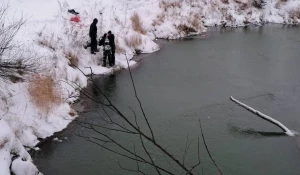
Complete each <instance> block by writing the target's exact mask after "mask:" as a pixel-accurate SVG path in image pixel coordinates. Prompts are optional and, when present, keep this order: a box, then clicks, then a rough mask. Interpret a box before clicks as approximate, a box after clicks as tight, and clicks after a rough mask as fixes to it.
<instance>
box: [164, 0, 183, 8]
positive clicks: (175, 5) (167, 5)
mask: <svg viewBox="0 0 300 175" xmlns="http://www.w3.org/2000/svg"><path fill="white" fill-rule="evenodd" d="M159 7H160V8H161V9H164V11H167V10H168V9H170V8H181V7H182V1H179V0H178V1H172V2H170V1H168V0H162V1H160V2H159Z"/></svg>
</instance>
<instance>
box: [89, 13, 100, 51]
mask: <svg viewBox="0 0 300 175" xmlns="http://www.w3.org/2000/svg"><path fill="white" fill-rule="evenodd" d="M97 23H98V19H97V18H95V19H94V20H93V23H92V24H91V26H90V33H89V35H90V38H91V54H96V53H95V52H97Z"/></svg>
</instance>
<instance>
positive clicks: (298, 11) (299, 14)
mask: <svg viewBox="0 0 300 175" xmlns="http://www.w3.org/2000/svg"><path fill="white" fill-rule="evenodd" d="M288 14H289V17H290V18H291V19H300V6H298V7H294V8H292V9H291V10H289V12H288Z"/></svg>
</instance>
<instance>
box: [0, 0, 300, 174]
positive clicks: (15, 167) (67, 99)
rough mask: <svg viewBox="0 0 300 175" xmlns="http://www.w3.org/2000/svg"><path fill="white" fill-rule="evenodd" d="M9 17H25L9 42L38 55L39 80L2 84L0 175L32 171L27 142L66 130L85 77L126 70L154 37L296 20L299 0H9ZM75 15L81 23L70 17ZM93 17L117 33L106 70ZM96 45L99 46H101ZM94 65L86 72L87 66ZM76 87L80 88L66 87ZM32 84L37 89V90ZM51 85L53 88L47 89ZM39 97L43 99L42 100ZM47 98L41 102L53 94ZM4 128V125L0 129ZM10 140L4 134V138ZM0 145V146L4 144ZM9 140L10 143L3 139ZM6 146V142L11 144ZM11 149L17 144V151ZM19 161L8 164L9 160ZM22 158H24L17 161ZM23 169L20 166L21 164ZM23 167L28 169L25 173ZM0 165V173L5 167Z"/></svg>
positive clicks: (151, 46) (152, 45)
mask: <svg viewBox="0 0 300 175" xmlns="http://www.w3.org/2000/svg"><path fill="white" fill-rule="evenodd" d="M8 2H9V4H10V12H9V14H8V15H7V17H8V18H7V20H13V19H16V18H18V17H20V16H21V15H25V16H26V17H27V19H28V21H27V22H26V23H25V25H24V26H23V27H22V28H21V30H20V31H19V33H18V34H17V36H16V37H15V40H14V42H15V43H18V44H19V45H20V47H30V49H31V50H32V51H33V52H34V53H36V55H39V56H40V57H41V58H43V61H41V63H40V64H41V66H43V67H44V70H43V71H42V72H40V73H41V74H42V75H41V76H42V78H36V77H38V76H37V75H32V77H31V78H28V79H26V81H25V82H19V83H10V82H6V84H5V85H3V86H1V88H2V89H3V90H2V94H3V95H1V100H0V116H1V120H0V123H1V126H2V125H3V128H4V129H1V130H0V175H2V174H3V175H7V174H9V173H10V171H9V168H10V167H11V169H12V171H14V173H15V174H16V175H19V174H22V173H23V174H28V175H31V174H34V173H32V172H33V171H34V172H36V168H35V167H34V165H32V163H31V162H30V161H31V158H30V156H29V155H28V153H27V152H26V151H25V149H24V146H25V147H28V148H32V147H34V146H35V145H36V144H37V143H38V142H39V139H43V138H46V137H49V136H51V135H53V133H55V132H58V131H61V130H62V129H64V128H66V127H67V126H68V124H69V123H70V122H71V121H72V120H73V119H74V118H75V117H76V113H75V112H74V111H73V110H72V109H71V108H70V105H69V104H70V103H72V102H74V100H75V99H76V98H77V97H78V95H79V91H78V88H83V87H85V86H86V85H87V77H85V76H84V75H83V74H82V73H81V72H80V71H79V70H78V69H77V68H76V67H78V68H80V69H81V70H82V71H83V72H84V73H85V74H89V73H91V70H92V71H93V73H94V74H109V73H111V72H112V71H114V70H116V69H122V68H126V67H127V63H126V57H125V55H124V54H125V53H126V55H127V56H128V59H131V58H132V57H133V56H134V55H135V54H137V53H152V52H155V51H157V50H159V47H158V45H157V44H156V43H155V42H154V41H153V40H154V39H155V38H165V39H177V38H181V37H185V36H187V35H190V34H197V33H201V32H204V31H206V27H205V26H214V25H225V26H233V27H235V26H243V25H246V24H247V23H254V24H262V23H265V22H275V23H288V24H292V23H298V22H299V18H300V15H299V14H300V13H299V7H300V3H299V2H298V1H296V0H288V1H283V0H266V1H265V4H264V5H262V7H259V6H257V4H256V5H255V2H254V0H136V1H130V0H102V1H99V0H58V1H53V0H9V1H8ZM69 9H75V10H76V11H77V12H79V15H78V19H79V21H77V22H76V21H71V18H73V17H75V15H73V14H70V13H68V10H69ZM94 18H98V20H99V23H98V37H100V36H101V35H102V34H103V33H105V32H107V31H108V30H112V32H113V33H114V34H115V36H116V45H117V50H116V52H117V54H116V66H115V67H114V68H104V67H102V66H100V64H101V62H100V61H101V57H102V54H101V52H99V53H97V54H96V55H91V54H90V53H89V49H84V47H83V46H84V45H86V43H87V42H88V41H89V37H88V30H89V25H90V23H91V22H92V20H93V19H94ZM99 49H100V47H99ZM134 64H136V62H135V61H130V65H134ZM90 68H91V69H90ZM70 84H76V85H77V86H76V87H75V88H74V86H71V85H70ZM36 85H38V86H37V87H40V88H37V89H35V88H34V87H36ZM49 86H50V87H51V92H52V91H53V92H52V93H49V92H50V90H49ZM43 94H45V95H46V94H47V95H48V96H46V97H44V96H43ZM49 97H51V99H52V100H51V103H47V102H45V101H43V99H45V98H46V99H50V98H49ZM1 128H2V127H1ZM7 137H8V138H7ZM2 143H3V145H4V146H3V147H1V145H2ZM6 143H7V144H6ZM8 143H9V144H8ZM15 148H18V150H21V151H17V152H16V153H15V152H14V150H15ZM13 157H16V159H15V160H14V161H13V163H12V161H11V160H12V158H13ZM23 158H26V161H24V160H22V159H23ZM22 167H23V168H22ZM26 167H27V168H28V170H26ZM2 169H3V171H2Z"/></svg>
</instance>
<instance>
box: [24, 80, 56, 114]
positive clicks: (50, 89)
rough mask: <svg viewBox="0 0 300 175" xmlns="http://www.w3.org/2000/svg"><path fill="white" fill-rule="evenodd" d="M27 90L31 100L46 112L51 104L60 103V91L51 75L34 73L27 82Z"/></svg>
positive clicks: (51, 106)
mask: <svg viewBox="0 0 300 175" xmlns="http://www.w3.org/2000/svg"><path fill="white" fill-rule="evenodd" d="M28 92H29V95H30V98H31V100H32V102H33V103H34V104H35V105H36V106H37V107H38V108H39V109H40V110H41V111H43V112H45V113H46V114H48V113H49V112H50V111H51V109H52V108H53V106H55V105H59V104H61V103H62V98H61V93H60V91H59V88H58V87H57V85H56V83H55V81H54V80H53V77H52V76H51V75H44V76H42V75H36V76H34V77H33V78H32V80H31V81H30V82H29V86H28Z"/></svg>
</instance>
